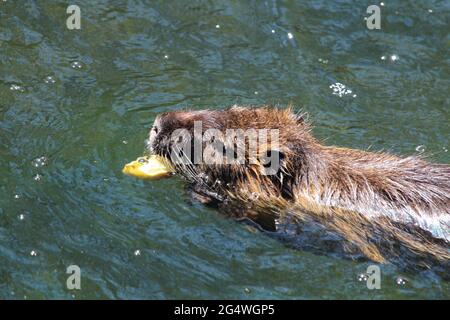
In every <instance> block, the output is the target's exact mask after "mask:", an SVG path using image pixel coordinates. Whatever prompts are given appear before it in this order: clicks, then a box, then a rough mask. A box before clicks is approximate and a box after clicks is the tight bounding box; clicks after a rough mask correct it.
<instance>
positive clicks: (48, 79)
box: [44, 76, 56, 84]
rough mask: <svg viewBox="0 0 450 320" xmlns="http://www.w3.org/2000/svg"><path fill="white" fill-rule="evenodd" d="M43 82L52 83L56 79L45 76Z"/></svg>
mask: <svg viewBox="0 0 450 320" xmlns="http://www.w3.org/2000/svg"><path fill="white" fill-rule="evenodd" d="M44 82H45V83H48V84H53V83H55V82H56V80H55V79H54V78H53V77H52V76H47V77H45V78H44Z"/></svg>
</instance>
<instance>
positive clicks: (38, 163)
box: [31, 156, 48, 168]
mask: <svg viewBox="0 0 450 320" xmlns="http://www.w3.org/2000/svg"><path fill="white" fill-rule="evenodd" d="M47 162H48V160H47V157H45V156H42V157H38V158H36V159H34V160H33V161H32V162H31V164H32V165H33V166H34V167H36V168H39V167H43V166H45V165H46V164H47Z"/></svg>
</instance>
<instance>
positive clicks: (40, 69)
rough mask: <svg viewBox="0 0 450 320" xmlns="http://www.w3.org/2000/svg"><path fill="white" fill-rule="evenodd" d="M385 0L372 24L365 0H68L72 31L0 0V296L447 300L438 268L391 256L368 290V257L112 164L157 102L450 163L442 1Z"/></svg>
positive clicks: (38, 5) (41, 9)
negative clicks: (307, 128) (273, 119)
mask: <svg viewBox="0 0 450 320" xmlns="http://www.w3.org/2000/svg"><path fill="white" fill-rule="evenodd" d="M384 3H385V5H384V6H382V7H381V9H382V30H372V31H371V30H368V29H367V28H366V25H365V21H364V17H365V16H368V14H366V13H365V12H366V8H367V6H368V5H370V4H373V3H372V2H367V1H344V0H343V1H333V2H331V1H320V0H314V1H276V0H267V1H198V0H194V1H186V2H184V1H183V2H182V1H176V2H175V1H170V2H169V1H95V2H93V1H77V4H78V5H79V6H80V8H81V18H82V20H81V30H68V29H67V27H66V18H67V17H68V15H67V14H66V8H67V5H68V4H67V2H66V1H39V2H37V1H32V0H29V1H21V3H20V4H19V3H18V2H15V1H9V0H7V1H2V2H0V195H1V196H0V298H8V299H36V298H37V299H42V298H63V299H73V298H76V299H92V298H101V299H108V298H121V299H141V298H143V299H159V298H213V299H215V298H233V299H234V298H236V299H240V298H248V299H256V298H261V299H266V298H269V299H272V298H273V299H278V298H283V299H303V298H306V299H312V298H319V299H322V298H349V299H360V298H369V299H371V298H382V299H390V298H401V299H412V298H447V299H448V298H449V297H450V293H449V287H450V286H449V282H448V281H445V280H443V279H442V278H441V277H440V276H438V275H436V274H433V273H431V272H421V273H404V272H403V271H401V270H398V269H397V268H396V267H394V266H389V265H387V266H382V269H381V270H382V283H381V285H382V288H381V290H368V289H367V287H366V285H365V283H364V282H360V281H358V275H360V274H361V273H363V272H365V270H366V268H367V266H368V265H369V264H370V263H362V262H354V261H350V260H345V259H341V258H333V257H326V256H320V255H315V254H312V253H308V252H302V251H299V250H294V249H289V248H287V247H286V246H284V245H283V244H282V243H280V242H278V241H276V240H274V239H271V238H269V237H267V236H265V235H264V234H262V233H260V232H255V231H254V230H253V229H252V228H248V227H246V226H245V225H242V224H238V223H236V222H234V221H232V220H230V219H227V218H225V217H223V216H221V215H220V214H219V213H217V212H216V211H214V210H211V209H207V208H205V207H203V206H202V205H199V204H195V203H194V204H192V203H190V202H189V201H188V197H187V196H186V195H185V193H184V188H183V181H182V180H181V179H179V178H174V179H169V180H164V181H159V182H157V183H154V182H153V183H151V182H142V181H138V180H135V179H132V178H129V177H125V176H123V175H122V173H121V168H122V166H123V164H124V163H125V162H128V161H129V160H131V159H134V158H135V157H137V156H139V155H141V153H142V151H143V143H144V139H145V138H146V135H147V131H148V128H149V126H150V125H151V123H152V122H153V120H154V118H155V117H156V115H157V114H158V113H160V112H163V111H169V110H179V109H183V108H186V107H191V108H193V109H203V108H212V109H215V108H223V107H226V106H230V105H232V104H235V103H237V104H255V105H256V104H279V105H281V106H285V105H287V104H293V105H294V106H295V108H296V109H300V108H303V109H304V110H305V111H308V112H309V113H310V120H311V121H312V122H313V123H314V125H315V129H314V134H315V135H316V136H318V137H319V138H321V139H323V140H325V141H326V143H328V144H337V145H342V146H347V147H353V148H363V149H368V148H370V149H371V150H389V151H391V152H395V153H398V154H404V155H410V154H414V153H417V152H425V153H426V154H428V155H430V157H431V159H432V160H433V161H436V162H442V163H449V162H450V153H449V152H448V151H447V150H448V149H449V148H450V145H449V140H448V138H449V135H450V126H449V125H448V124H449V121H450V108H449V98H448V88H449V87H450V77H449V70H450V69H449V68H450V60H449V55H448V52H449V43H450V38H449V33H448V30H449V27H448V21H450V19H449V9H450V5H449V4H448V2H446V1H420V2H418V1H412V0H409V1H385V2H384ZM48 77H50V78H48ZM336 83H341V84H343V85H344V86H345V88H343V87H339V88H340V89H335V90H333V88H337V86H338V85H336ZM330 86H331V87H330ZM349 90H350V91H351V92H350V91H349ZM339 92H340V93H341V94H340V95H339V94H337V93H339ZM416 149H417V150H418V151H417V150H416ZM40 157H45V158H42V159H41V161H39V160H38V161H37V162H36V161H35V159H37V158H40ZM72 264H76V265H78V266H80V268H81V272H82V281H81V285H82V289H81V290H78V291H70V290H68V289H67V288H66V279H67V276H68V275H67V274H66V273H65V272H66V268H67V267H68V266H69V265H72ZM398 277H402V278H404V279H406V284H404V285H398V284H397V278H398Z"/></svg>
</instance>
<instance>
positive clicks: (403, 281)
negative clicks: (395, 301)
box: [395, 277, 408, 286]
mask: <svg viewBox="0 0 450 320" xmlns="http://www.w3.org/2000/svg"><path fill="white" fill-rule="evenodd" d="M407 282H408V280H407V279H405V278H402V277H397V279H395V283H396V284H397V285H399V286H404V285H406V283H407Z"/></svg>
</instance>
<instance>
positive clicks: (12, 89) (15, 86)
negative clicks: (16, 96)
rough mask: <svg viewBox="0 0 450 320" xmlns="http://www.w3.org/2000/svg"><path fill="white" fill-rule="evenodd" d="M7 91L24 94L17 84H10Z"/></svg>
mask: <svg viewBox="0 0 450 320" xmlns="http://www.w3.org/2000/svg"><path fill="white" fill-rule="evenodd" d="M9 90H11V91H19V92H24V91H25V89H24V88H23V87H22V86H20V85H18V84H12V85H11V86H10V87H9Z"/></svg>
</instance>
